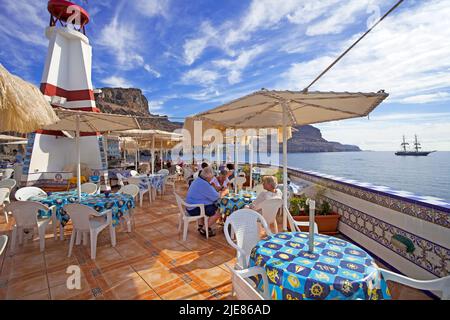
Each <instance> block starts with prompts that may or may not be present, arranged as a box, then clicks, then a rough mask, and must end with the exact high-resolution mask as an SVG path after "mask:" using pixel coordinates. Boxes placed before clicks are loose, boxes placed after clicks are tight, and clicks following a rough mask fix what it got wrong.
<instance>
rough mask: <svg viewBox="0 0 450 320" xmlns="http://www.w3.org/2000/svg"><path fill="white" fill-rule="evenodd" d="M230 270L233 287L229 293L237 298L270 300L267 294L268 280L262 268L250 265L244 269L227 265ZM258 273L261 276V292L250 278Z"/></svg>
mask: <svg viewBox="0 0 450 320" xmlns="http://www.w3.org/2000/svg"><path fill="white" fill-rule="evenodd" d="M227 267H228V269H230V270H231V280H232V284H233V289H232V292H231V295H232V296H233V295H234V294H236V298H237V299H238V300H271V299H270V295H269V287H268V285H269V281H268V279H267V274H266V271H265V270H264V268H261V267H251V268H248V269H244V270H236V269H234V268H231V267H230V266H228V265H227ZM256 275H260V276H261V277H262V282H263V285H262V288H263V292H262V293H261V292H259V291H258V290H257V288H256V284H255V283H254V282H253V281H252V280H251V279H250V277H252V276H256Z"/></svg>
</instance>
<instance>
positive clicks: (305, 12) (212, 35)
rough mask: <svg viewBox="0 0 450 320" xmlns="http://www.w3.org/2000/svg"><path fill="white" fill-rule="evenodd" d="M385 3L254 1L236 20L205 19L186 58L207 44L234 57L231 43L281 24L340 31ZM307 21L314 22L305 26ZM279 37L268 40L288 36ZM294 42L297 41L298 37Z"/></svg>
mask: <svg viewBox="0 0 450 320" xmlns="http://www.w3.org/2000/svg"><path fill="white" fill-rule="evenodd" d="M384 2H386V0H349V1H345V2H343V1H340V0H315V1H310V0H283V1H279V0H253V1H252V2H251V3H250V6H249V7H248V9H247V11H246V12H245V13H244V14H243V15H242V17H241V18H240V19H237V21H232V20H230V21H226V22H224V23H223V24H221V25H219V26H215V27H213V26H212V25H211V24H210V23H209V22H204V23H203V24H202V26H201V28H200V32H199V34H198V36H197V37H195V38H192V39H189V40H187V41H186V42H185V44H184V56H185V61H186V63H187V64H192V63H194V62H195V61H196V60H197V59H198V58H199V57H200V56H201V54H202V53H203V51H204V50H205V49H206V48H207V47H218V48H220V49H222V50H224V51H225V53H227V54H228V55H230V56H234V55H235V53H236V52H235V50H234V49H233V46H235V45H238V44H242V43H243V42H245V41H250V40H251V39H252V36H253V35H254V34H255V33H256V32H258V31H261V30H269V29H276V28H278V27H279V26H280V25H282V24H283V23H291V24H295V25H299V26H302V27H303V29H304V28H305V26H306V28H307V30H306V31H307V32H306V34H309V35H311V36H313V35H319V34H329V33H334V34H336V33H340V32H342V31H343V30H344V29H345V28H346V27H348V26H349V25H351V24H352V23H354V22H355V16H356V15H357V14H359V13H361V11H366V12H367V13H370V12H371V11H370V10H369V9H371V8H374V6H375V7H376V8H377V5H379V4H381V3H384ZM372 15H373V14H372ZM310 23H313V25H312V26H311V27H308V24H310ZM300 32H301V34H302V35H303V34H304V32H305V31H304V30H302V29H299V30H295V33H300ZM289 37H290V36H289V35H288V38H289ZM281 40H283V42H282V41H281ZM281 40H280V39H271V42H272V43H282V44H281V45H286V40H289V39H287V38H286V37H283V39H281ZM296 41H297V44H298V39H296ZM281 45H280V46H281Z"/></svg>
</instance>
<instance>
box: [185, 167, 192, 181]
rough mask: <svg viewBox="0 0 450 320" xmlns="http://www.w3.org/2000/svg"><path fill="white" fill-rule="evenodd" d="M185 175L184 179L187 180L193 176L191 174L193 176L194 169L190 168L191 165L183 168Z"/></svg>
mask: <svg viewBox="0 0 450 320" xmlns="http://www.w3.org/2000/svg"><path fill="white" fill-rule="evenodd" d="M183 176H184V179H185V180H186V181H188V180H189V178H190V177H191V176H193V171H192V169H191V168H189V167H187V166H186V167H184V169H183Z"/></svg>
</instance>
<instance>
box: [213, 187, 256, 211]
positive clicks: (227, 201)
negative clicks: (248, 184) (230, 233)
mask: <svg viewBox="0 0 450 320" xmlns="http://www.w3.org/2000/svg"><path fill="white" fill-rule="evenodd" d="M247 194H248V195H250V197H246V196H247ZM244 195H245V196H244ZM255 199H256V193H254V192H250V191H242V190H241V191H240V192H239V193H238V194H228V195H227V196H225V197H223V198H221V199H219V201H218V206H219V210H220V213H222V215H224V216H225V217H227V216H229V215H230V214H231V213H233V212H234V211H236V210H239V209H242V208H244V207H245V206H246V205H250V204H251V203H252V202H253V201H254V200H255Z"/></svg>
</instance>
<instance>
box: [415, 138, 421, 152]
mask: <svg viewBox="0 0 450 320" xmlns="http://www.w3.org/2000/svg"><path fill="white" fill-rule="evenodd" d="M414 137H415V141H414V148H415V149H416V152H419V149H421V148H422V147H421V146H420V143H419V142H418V141H417V134H415V135H414Z"/></svg>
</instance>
